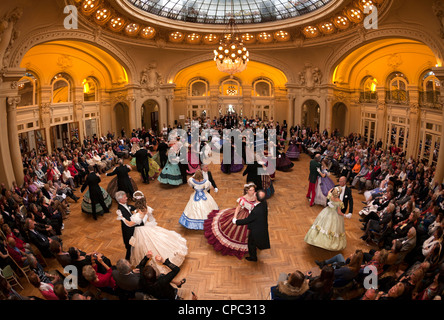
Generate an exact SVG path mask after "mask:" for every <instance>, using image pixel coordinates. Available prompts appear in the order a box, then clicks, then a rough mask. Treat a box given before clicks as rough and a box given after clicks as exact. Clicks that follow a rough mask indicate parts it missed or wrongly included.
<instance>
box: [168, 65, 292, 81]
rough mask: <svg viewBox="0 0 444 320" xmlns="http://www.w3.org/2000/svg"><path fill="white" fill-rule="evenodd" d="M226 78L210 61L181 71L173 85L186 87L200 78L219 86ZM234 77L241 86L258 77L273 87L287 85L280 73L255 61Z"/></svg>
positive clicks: (285, 79)
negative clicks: (189, 82)
mask: <svg viewBox="0 0 444 320" xmlns="http://www.w3.org/2000/svg"><path fill="white" fill-rule="evenodd" d="M227 76H228V74H226V73H224V72H220V71H219V70H218V69H217V67H216V63H215V62H214V61H213V60H211V61H206V62H201V63H198V64H195V65H193V66H190V67H188V68H185V69H183V70H181V71H180V72H178V73H177V75H176V77H175V78H174V83H175V84H176V87H186V86H187V84H188V81H190V80H191V79H193V78H195V77H202V78H205V79H207V80H208V82H209V83H210V86H211V85H219V83H220V81H221V80H222V79H224V78H226V77H227ZM234 77H236V78H237V79H239V80H241V83H242V84H243V85H251V84H252V83H253V81H254V80H255V79H257V78H259V77H266V78H269V79H270V80H272V81H273V84H274V86H275V87H285V84H286V83H287V78H286V77H285V75H284V73H283V72H282V71H280V70H278V69H276V68H273V67H271V66H268V65H266V64H263V63H259V62H255V61H249V62H248V65H247V69H245V71H243V72H241V73H239V74H235V75H234Z"/></svg>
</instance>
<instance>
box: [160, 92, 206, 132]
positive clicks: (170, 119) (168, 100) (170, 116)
mask: <svg viewBox="0 0 444 320" xmlns="http://www.w3.org/2000/svg"><path fill="white" fill-rule="evenodd" d="M173 100H174V95H168V96H167V97H166V103H167V113H168V122H166V124H167V125H170V126H171V127H174V108H173ZM210 114H211V113H210V110H208V115H210ZM162 125H163V124H162Z"/></svg>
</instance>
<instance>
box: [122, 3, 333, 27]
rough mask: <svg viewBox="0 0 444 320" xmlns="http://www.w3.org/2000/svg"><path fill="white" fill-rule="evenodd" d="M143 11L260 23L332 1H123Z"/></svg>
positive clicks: (196, 19) (182, 17)
mask: <svg viewBox="0 0 444 320" xmlns="http://www.w3.org/2000/svg"><path fill="white" fill-rule="evenodd" d="M127 1H128V2H129V3H131V4H132V5H134V6H135V7H137V8H139V9H142V10H143V11H146V12H149V13H152V14H156V15H159V16H161V17H165V18H169V19H174V20H181V21H186V22H193V23H210V24H221V23H222V24H227V23H228V22H229V19H230V18H231V17H234V19H235V21H236V23H237V24H243V23H262V22H270V21H276V20H283V19H289V18H294V17H299V16H302V15H304V14H307V13H310V12H313V11H315V10H317V9H319V8H322V7H324V6H325V5H326V4H328V3H329V2H334V0H127Z"/></svg>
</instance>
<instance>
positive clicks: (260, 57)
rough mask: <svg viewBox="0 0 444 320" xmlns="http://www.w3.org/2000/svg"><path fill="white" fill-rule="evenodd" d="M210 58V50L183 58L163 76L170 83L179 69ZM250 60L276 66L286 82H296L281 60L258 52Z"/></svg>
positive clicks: (211, 57)
mask: <svg viewBox="0 0 444 320" xmlns="http://www.w3.org/2000/svg"><path fill="white" fill-rule="evenodd" d="M211 60H213V54H212V52H210V53H208V52H207V53H206V54H201V55H198V56H195V57H192V58H188V59H186V60H183V61H182V62H181V63H178V64H177V65H175V66H174V67H172V68H171V69H170V71H169V73H168V75H167V76H166V78H165V79H166V82H167V83H172V82H173V81H174V78H175V77H176V75H177V73H179V71H181V70H183V69H185V68H187V67H190V66H192V65H195V64H198V63H200V62H206V61H211ZM250 61H256V62H260V63H264V64H267V65H269V66H271V67H273V68H276V69H278V70H280V71H281V72H282V73H283V74H284V75H285V77H286V78H287V82H288V83H296V79H297V76H296V75H295V74H293V72H292V71H291V68H290V67H289V66H288V65H287V64H286V63H285V62H282V61H280V60H277V59H275V58H272V57H270V56H265V55H261V54H258V53H255V54H254V58H253V59H251V58H250ZM214 66H216V63H214ZM247 68H248V66H247ZM227 77H228V75H227Z"/></svg>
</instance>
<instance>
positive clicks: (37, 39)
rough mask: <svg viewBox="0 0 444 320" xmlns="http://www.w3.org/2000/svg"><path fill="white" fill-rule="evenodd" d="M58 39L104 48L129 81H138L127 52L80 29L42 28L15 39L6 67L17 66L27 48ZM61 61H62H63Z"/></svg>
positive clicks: (102, 38) (133, 65)
mask: <svg viewBox="0 0 444 320" xmlns="http://www.w3.org/2000/svg"><path fill="white" fill-rule="evenodd" d="M58 40H74V41H82V42H87V43H90V44H92V45H94V46H96V47H98V48H100V49H102V50H104V51H105V52H107V53H108V54H110V55H111V56H112V57H113V58H114V59H116V60H117V61H118V62H119V63H120V64H122V65H123V66H124V68H125V70H126V71H127V74H128V81H129V83H137V82H138V79H137V78H138V76H139V73H138V72H137V71H136V70H137V68H136V66H135V64H134V62H133V61H132V60H130V58H129V55H128V53H127V52H124V51H122V50H121V49H120V47H119V46H116V45H115V44H114V43H112V42H111V41H107V40H105V38H104V37H97V35H95V34H94V33H92V32H89V31H87V30H85V31H84V30H80V29H79V30H68V29H57V30H42V31H37V32H34V33H29V34H27V35H26V36H23V37H21V41H17V43H16V44H15V46H14V50H13V51H12V54H11V56H10V60H9V65H8V67H12V68H13V67H19V66H20V63H21V61H22V60H23V57H24V56H25V54H26V52H28V50H30V49H31V48H32V47H34V46H36V45H39V44H43V43H46V42H51V41H58ZM65 62H66V61H65ZM61 63H63V61H62V62H61Z"/></svg>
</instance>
